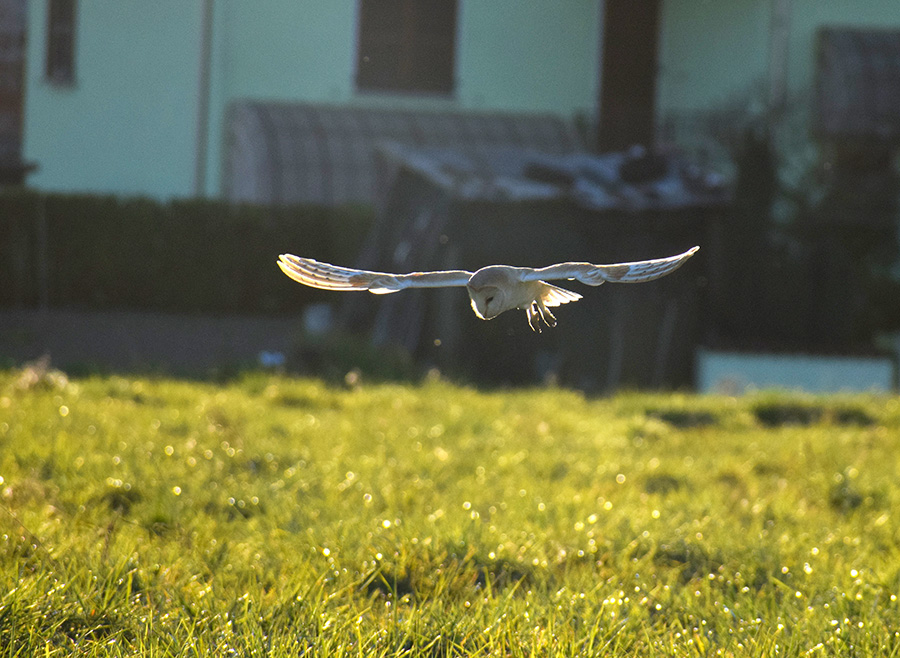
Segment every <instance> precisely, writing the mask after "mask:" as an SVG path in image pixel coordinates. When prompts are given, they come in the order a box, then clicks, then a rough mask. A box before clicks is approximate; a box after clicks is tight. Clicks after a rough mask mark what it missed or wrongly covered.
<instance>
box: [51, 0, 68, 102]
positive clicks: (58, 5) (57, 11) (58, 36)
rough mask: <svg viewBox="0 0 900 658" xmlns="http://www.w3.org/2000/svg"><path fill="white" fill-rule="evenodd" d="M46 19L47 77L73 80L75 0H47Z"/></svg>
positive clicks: (52, 80)
mask: <svg viewBox="0 0 900 658" xmlns="http://www.w3.org/2000/svg"><path fill="white" fill-rule="evenodd" d="M47 15H48V21H47V79H48V80H50V81H51V82H55V83H57V84H72V83H73V82H75V0H49V7H48V12H47Z"/></svg>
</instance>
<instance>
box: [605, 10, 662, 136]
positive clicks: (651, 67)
mask: <svg viewBox="0 0 900 658" xmlns="http://www.w3.org/2000/svg"><path fill="white" fill-rule="evenodd" d="M604 5H605V14H604V21H603V61H602V78H601V80H600V87H601V88H600V125H599V129H598V131H597V148H598V149H599V150H600V151H620V150H623V149H626V148H628V147H629V146H632V145H634V144H642V145H644V146H652V145H653V128H654V120H655V108H656V59H657V52H656V48H657V35H658V29H659V7H660V0H605V2H604Z"/></svg>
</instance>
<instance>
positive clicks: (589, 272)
mask: <svg viewBox="0 0 900 658" xmlns="http://www.w3.org/2000/svg"><path fill="white" fill-rule="evenodd" d="M698 249H700V247H694V248H693V249H688V250H687V251H686V252H684V253H683V254H678V255H677V256H670V257H669V258H656V259H654V260H639V261H634V262H632V263H613V264H611V265H594V264H592V263H559V264H557V265H550V266H549V267H542V268H540V269H535V270H531V271H530V272H528V273H526V274H524V275H523V276H522V279H523V280H524V281H547V280H553V279H575V280H576V281H581V282H582V283H586V284H587V285H589V286H599V285H600V284H601V283H605V282H606V281H614V282H618V283H640V282H642V281H653V279H658V278H659V277H661V276H665V275H666V274H670V273H672V272H674V271H675V270H677V269H678V268H679V267H681V266H682V265H683V264H684V263H685V261H686V260H687V259H688V258H690V257H691V256H693V255H694V254H695V253H697V250H698Z"/></svg>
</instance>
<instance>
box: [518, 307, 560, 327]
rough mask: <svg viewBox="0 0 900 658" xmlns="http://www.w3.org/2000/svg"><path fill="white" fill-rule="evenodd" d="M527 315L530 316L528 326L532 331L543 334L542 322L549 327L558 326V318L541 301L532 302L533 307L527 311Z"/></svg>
mask: <svg viewBox="0 0 900 658" xmlns="http://www.w3.org/2000/svg"><path fill="white" fill-rule="evenodd" d="M525 314H526V315H527V316H528V326H529V327H531V330H532V331H536V332H538V333H542V332H543V327H541V322H543V323H544V324H545V325H547V326H548V327H555V326H556V316H555V315H553V313H551V312H550V309H549V308H547V307H546V306H544V304H542V303H541V302H540V301H536V302H532V303H531V306H529V307H528V308H526V309H525Z"/></svg>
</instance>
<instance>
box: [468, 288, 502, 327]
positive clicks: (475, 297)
mask: <svg viewBox="0 0 900 658" xmlns="http://www.w3.org/2000/svg"><path fill="white" fill-rule="evenodd" d="M469 297H470V298H471V299H472V310H473V311H475V315H477V316H478V317H479V318H481V319H482V320H492V319H493V318H495V317H497V316H498V315H500V314H501V313H502V312H503V311H505V310H506V306H505V305H504V300H505V295H504V293H503V290H501V289H500V288H497V287H495V286H483V287H481V288H477V289H475V288H472V287H471V286H470V287H469Z"/></svg>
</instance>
